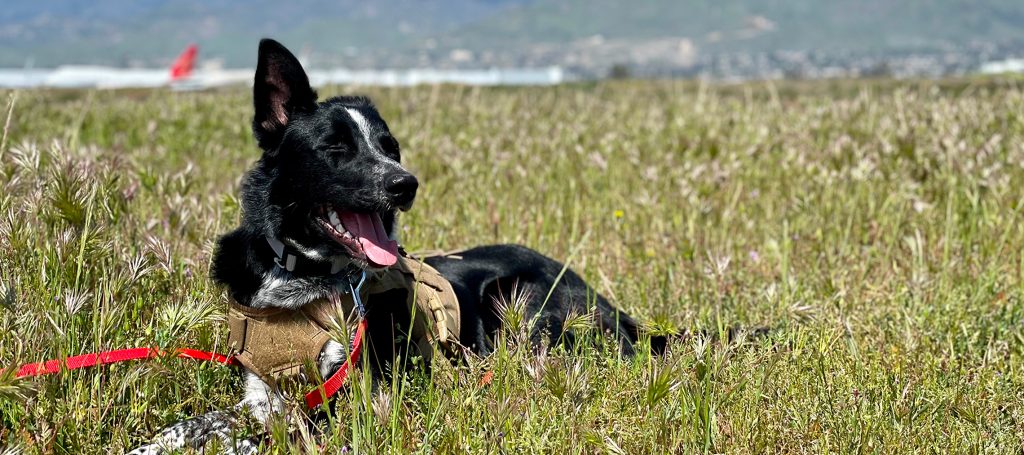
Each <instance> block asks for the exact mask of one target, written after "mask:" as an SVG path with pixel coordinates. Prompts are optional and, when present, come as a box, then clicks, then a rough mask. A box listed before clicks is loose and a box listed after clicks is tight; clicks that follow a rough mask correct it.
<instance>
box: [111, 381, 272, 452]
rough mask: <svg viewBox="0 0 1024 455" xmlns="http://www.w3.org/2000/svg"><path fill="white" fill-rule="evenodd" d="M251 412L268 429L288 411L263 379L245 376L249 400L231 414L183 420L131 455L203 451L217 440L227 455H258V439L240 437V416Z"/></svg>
mask: <svg viewBox="0 0 1024 455" xmlns="http://www.w3.org/2000/svg"><path fill="white" fill-rule="evenodd" d="M246 409H248V411H249V413H250V415H252V416H253V418H255V419H256V420H258V421H259V422H260V423H261V424H263V426H264V427H266V425H268V424H269V423H270V419H271V417H273V416H274V415H275V414H279V413H281V412H282V410H283V409H284V400H283V399H282V398H281V395H280V394H278V393H277V392H276V391H274V390H273V389H272V388H271V387H270V386H269V385H268V384H267V383H265V382H263V380H262V379H260V378H259V376H256V375H255V374H253V373H252V372H249V371H246V372H245V398H243V399H242V401H241V402H240V403H238V404H237V405H235V407H234V408H233V409H232V410H230V411H212V412H208V413H206V414H203V415H201V416H198V417H193V418H191V419H188V420H182V421H181V422H178V423H175V424H174V425H171V426H169V427H167V428H164V429H163V430H161V431H160V433H159V434H158V435H157V437H156V438H154V439H153V442H151V443H149V444H146V445H144V446H141V447H138V448H136V449H135V450H132V451H131V452H128V454H129V455H155V454H164V453H168V452H173V451H176V450H182V449H185V448H192V449H196V450H199V449H202V448H203V447H204V446H206V444H207V443H209V442H210V441H211V440H213V439H214V438H216V439H218V440H219V441H220V443H221V450H222V451H223V453H226V454H240V455H250V454H255V453H256V448H257V447H258V446H259V441H258V439H255V438H239V437H238V416H239V415H240V414H241V413H243V412H245V411H246Z"/></svg>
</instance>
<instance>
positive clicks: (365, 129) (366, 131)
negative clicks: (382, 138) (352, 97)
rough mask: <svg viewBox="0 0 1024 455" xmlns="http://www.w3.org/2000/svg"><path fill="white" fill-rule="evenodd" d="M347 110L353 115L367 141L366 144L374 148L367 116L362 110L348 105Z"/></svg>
mask: <svg viewBox="0 0 1024 455" xmlns="http://www.w3.org/2000/svg"><path fill="white" fill-rule="evenodd" d="M345 111H346V112H348V115H349V116H350V117H352V120H353V121H354V122H356V126H358V127H359V133H361V134H362V135H363V140H365V141H366V145H369V146H370V148H371V149H373V148H374V147H373V144H371V143H370V123H369V122H367V121H366V117H364V116H363V113H362V112H359V111H357V110H355V109H352V108H350V107H346V108H345Z"/></svg>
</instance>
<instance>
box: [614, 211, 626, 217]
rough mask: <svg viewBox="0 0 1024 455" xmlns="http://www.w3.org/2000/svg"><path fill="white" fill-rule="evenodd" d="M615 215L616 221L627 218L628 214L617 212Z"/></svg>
mask: <svg viewBox="0 0 1024 455" xmlns="http://www.w3.org/2000/svg"><path fill="white" fill-rule="evenodd" d="M614 214H615V218H616V219H622V217H624V216H626V212H623V211H622V210H616V211H615V213H614Z"/></svg>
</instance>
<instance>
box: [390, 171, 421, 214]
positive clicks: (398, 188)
mask: <svg viewBox="0 0 1024 455" xmlns="http://www.w3.org/2000/svg"><path fill="white" fill-rule="evenodd" d="M384 182H385V183H384V185H385V186H384V187H385V188H386V189H387V191H388V195H389V196H390V197H391V203H392V204H394V205H395V206H397V207H405V206H408V205H409V204H411V203H412V200H413V199H415V198H416V188H419V186H420V182H419V181H417V180H416V177H415V176H413V175H412V174H410V173H408V172H398V173H394V174H391V175H389V176H387V177H385V178H384Z"/></svg>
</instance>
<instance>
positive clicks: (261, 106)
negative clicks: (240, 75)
mask: <svg viewBox="0 0 1024 455" xmlns="http://www.w3.org/2000/svg"><path fill="white" fill-rule="evenodd" d="M252 93H253V103H254V104H255V107H256V115H255V116H254V117H253V119H252V132H253V134H254V135H255V136H256V141H257V142H258V143H259V145H260V147H261V148H262V149H263V150H265V151H268V152H271V153H273V152H274V151H275V150H276V149H277V146H278V144H279V143H280V141H281V135H282V134H283V133H284V127H285V125H287V124H288V120H289V119H291V118H292V116H294V115H295V114H296V113H298V112H310V111H312V110H313V109H316V92H315V91H313V88H312V87H310V86H309V78H308V77H306V72H305V71H303V70H302V64H300V63H299V60H298V59H297V58H295V56H294V55H292V53H291V52H289V51H288V49H286V48H285V47H284V46H283V45H281V43H278V42H277V41H274V40H272V39H263V40H261V41H260V55H259V61H258V62H257V64H256V79H255V80H254V81H253V89H252Z"/></svg>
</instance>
